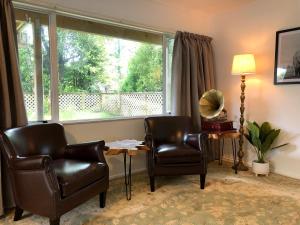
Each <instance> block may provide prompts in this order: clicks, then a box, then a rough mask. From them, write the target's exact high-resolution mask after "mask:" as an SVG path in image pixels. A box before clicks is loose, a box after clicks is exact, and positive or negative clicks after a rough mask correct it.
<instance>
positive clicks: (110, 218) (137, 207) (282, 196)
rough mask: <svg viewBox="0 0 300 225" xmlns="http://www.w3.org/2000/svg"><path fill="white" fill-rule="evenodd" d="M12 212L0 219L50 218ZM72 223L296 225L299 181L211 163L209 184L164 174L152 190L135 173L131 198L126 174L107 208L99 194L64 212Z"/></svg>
mask: <svg viewBox="0 0 300 225" xmlns="http://www.w3.org/2000/svg"><path fill="white" fill-rule="evenodd" d="M12 216H13V215H12V213H11V214H9V215H8V216H7V217H6V218H4V219H2V220H0V224H15V225H24V224H31V225H37V224H48V220H47V219H45V218H42V217H39V216H36V215H29V214H28V213H25V218H24V219H22V220H21V221H18V222H12ZM61 224H68V225H79V224H85V225H94V224H109V225H111V224H114V225H127V224H130V225H142V224H145V225H179V224H182V225H219V224H220V225H223V224H226V225H233V224H236V225H246V224H248V225H256V224H261V225H277V224H280V225H294V224H295V225H296V224H300V181H298V180H293V179H289V178H286V177H282V176H279V175H275V174H271V175H270V176H269V177H255V176H253V175H252V174H251V173H250V172H240V173H239V174H238V175H235V174H234V173H233V171H232V170H231V168H230V165H224V166H218V165H217V164H216V163H213V164H210V166H209V172H208V175H207V183H206V188H205V190H200V189H199V177H198V176H182V177H165V178H159V179H158V180H157V190H156V191H155V192H154V193H151V192H149V185H148V179H147V176H146V175H145V174H138V175H137V174H136V175H134V176H133V196H132V200H131V201H127V200H126V199H125V195H124V186H123V179H118V180H114V181H111V183H110V189H109V193H108V196H107V206H106V208H105V209H100V208H98V197H95V198H94V199H91V200H90V201H88V202H86V203H85V204H83V205H81V206H79V207H77V208H76V209H74V210H72V211H71V212H69V213H67V214H65V215H64V216H62V218H61Z"/></svg>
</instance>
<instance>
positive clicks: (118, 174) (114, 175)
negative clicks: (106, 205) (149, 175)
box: [109, 168, 146, 180]
mask: <svg viewBox="0 0 300 225" xmlns="http://www.w3.org/2000/svg"><path fill="white" fill-rule="evenodd" d="M145 171H146V168H140V169H135V170H132V171H131V174H136V173H142V172H145ZM123 177H124V172H122V173H117V174H113V175H110V176H109V179H110V180H114V179H118V178H123Z"/></svg>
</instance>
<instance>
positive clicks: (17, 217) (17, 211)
mask: <svg viewBox="0 0 300 225" xmlns="http://www.w3.org/2000/svg"><path fill="white" fill-rule="evenodd" d="M22 214H23V209H21V208H19V207H18V206H16V208H15V217H14V221H18V220H20V219H21V218H22Z"/></svg>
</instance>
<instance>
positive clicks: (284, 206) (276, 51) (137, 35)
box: [0, 0, 300, 224]
mask: <svg viewBox="0 0 300 225" xmlns="http://www.w3.org/2000/svg"><path fill="white" fill-rule="evenodd" d="M11 4H12V5H13V9H12V11H13V12H14V15H13V18H15V20H14V21H11V20H10V19H9V18H6V16H7V15H10V13H7V12H10V11H9V10H10V9H8V7H9V6H10V5H11ZM299 9H300V2H299V1H298V0H287V1H284V2H283V1H281V0H264V1H263V0H241V1H234V0H225V1H220V0H214V1H208V0H201V1H196V0H189V1H177V0H176V1H162V0H139V1H138V0H128V1H120V0H101V1H95V0H91V1H88V2H84V1H79V0H65V1H62V0H41V1H38V2H37V1H34V0H18V1H13V2H11V1H10V0H2V1H1V11H2V12H6V13H2V15H1V27H5V26H8V25H7V24H10V25H11V28H10V29H12V30H11V31H13V30H14V29H15V31H16V34H17V39H16V40H15V41H17V42H18V43H17V45H15V48H16V49H18V51H19V55H18V58H19V61H18V64H17V65H15V67H14V68H18V69H19V70H20V74H19V73H18V74H19V75H18V76H20V77H21V79H20V81H21V82H20V81H19V82H20V84H21V87H22V92H21V93H22V96H21V97H20V96H19V97H20V98H19V100H20V99H22V102H23V103H21V104H23V105H24V106H25V113H23V114H24V115H26V117H27V119H28V121H29V124H31V123H33V122H34V124H33V125H32V126H35V125H36V122H37V121H39V122H38V124H40V123H41V122H47V124H52V123H59V124H62V125H63V129H64V135H65V136H66V142H67V144H68V145H74V146H75V145H76V144H80V143H87V142H94V141H100V140H104V141H105V147H101V148H103V149H104V148H109V147H110V150H112V149H114V148H118V147H120V145H123V146H122V147H121V149H123V148H124V145H126V144H123V143H120V141H121V142H122V141H125V142H126V141H127V142H128V141H129V140H131V141H133V140H137V141H138V142H139V143H138V142H137V143H138V144H137V145H138V146H140V145H141V146H142V145H146V146H147V145H148V143H147V139H146V140H145V135H146V136H147V130H145V118H147V117H156V116H161V115H163V116H175V115H178V116H179V115H180V116H181V115H185V116H186V115H189V116H191V115H192V114H193V113H191V111H193V110H194V109H198V108H199V104H198V101H199V100H200V98H201V97H203V96H202V95H203V94H204V93H205V92H206V91H209V90H211V89H216V90H218V91H219V92H218V93H220V94H221V97H222V99H221V100H220V101H221V103H222V104H224V108H222V109H226V118H228V120H229V121H230V122H231V123H232V126H233V128H234V129H236V130H235V131H236V133H238V135H239V136H238V138H236V146H237V148H236V151H234V153H232V151H233V149H234V148H233V147H232V145H231V142H230V141H228V140H225V144H224V149H222V146H221V145H222V142H218V141H216V143H214V144H211V143H210V147H209V150H210V151H214V154H213V156H210V157H212V158H213V159H214V160H219V163H218V162H217V161H215V162H213V160H212V159H210V160H209V161H211V162H209V163H208V165H207V174H206V173H205V174H206V181H205V178H204V181H205V188H204V189H201V188H200V187H199V186H201V184H199V180H200V179H199V176H198V173H196V174H197V175H191V174H194V173H189V172H187V173H186V174H181V173H178V175H179V176H164V175H165V174H164V173H163V176H160V175H158V176H157V177H156V178H155V182H154V181H153V180H151V179H149V176H148V175H149V167H148V166H147V161H148V158H147V157H148V156H147V154H148V152H144V151H141V152H139V153H138V154H136V155H135V153H133V154H134V155H132V156H130V154H129V152H130V151H128V152H127V158H126V159H127V162H126V163H125V169H126V170H125V171H126V177H127V176H128V177H127V178H128V179H129V178H130V183H129V184H128V183H127V184H126V185H125V184H124V159H125V155H126V153H124V152H118V155H114V154H117V153H115V152H113V153H111V154H112V155H109V154H108V153H109V151H110V150H107V149H106V150H105V151H104V156H105V161H106V162H107V166H108V168H109V178H107V179H109V188H108V187H106V188H108V190H107V194H106V196H103V195H102V196H101V195H100V206H101V204H102V203H103V198H104V199H105V197H106V204H104V205H102V206H105V208H100V207H99V202H98V201H99V199H98V197H97V196H96V195H94V196H90V197H89V198H87V199H86V200H85V201H83V200H82V198H80V200H82V201H79V200H78V202H77V203H76V204H75V203H68V204H67V206H66V208H70V209H69V210H67V211H68V212H66V213H63V214H61V215H60V216H59V217H60V221H59V220H57V219H58V218H57V217H58V214H59V213H58V214H55V215H52V214H51V216H48V214H47V213H46V212H45V213H44V212H43V213H40V212H39V209H38V208H41V207H42V206H38V205H36V207H35V206H31V205H30V204H29V203H28V204H29V206H30V207H29V208H26V207H27V203H24V201H25V202H26V201H28V200H29V201H30V199H31V198H32V201H33V202H34V201H35V200H34V199H36V198H37V200H38V201H41V202H43V201H45V202H47V201H49V200H46V199H42V198H41V196H40V195H39V194H38V189H39V188H38V186H39V185H35V182H37V181H35V180H32V185H35V186H36V187H35V188H34V189H33V192H35V190H37V191H36V196H38V197H32V196H25V194H24V195H22V196H21V194H20V193H18V191H15V190H14V188H13V186H14V184H9V183H8V182H7V179H9V175H8V173H9V172H8V171H9V169H10V167H8V168H7V169H2V170H1V177H2V179H1V180H2V185H1V187H2V188H1V193H2V196H1V201H0V203H1V207H0V209H1V215H3V218H2V219H0V224H49V218H50V224H298V223H300V215H299V213H298V211H299V208H300V205H299V203H298V202H299V197H300V193H299V191H298V190H297V189H298V187H299V184H300V181H299V179H300V175H299V173H298V171H299V169H300V168H299V165H300V164H299V163H298V162H299V160H300V156H299V148H300V138H299V133H298V125H300V121H299V119H297V117H298V116H297V112H298V109H299V107H300V106H299V102H298V99H297V95H298V94H299V88H297V87H298V84H297V79H283V80H282V79H281V76H280V75H279V72H280V73H281V72H282V71H281V70H280V69H281V67H280V65H279V64H280V63H281V64H284V65H286V64H287V63H288V62H283V63H282V58H283V57H282V55H281V54H294V53H295V52H296V50H297V48H298V47H300V46H298V45H297V44H296V43H300V40H298V39H297V40H296V41H294V42H293V43H292V44H294V45H292V44H289V43H285V42H288V41H287V40H288V38H289V37H291V39H293V38H295V37H296V38H297V31H298V30H299V28H298V27H299V18H298V11H299ZM10 18H12V17H10ZM7 21H8V22H7ZM9 21H10V22H9ZM11 22H13V23H14V22H16V26H14V24H11ZM3 24H6V25H5V26H4V25H3ZM3 29H4V28H3ZM5 29H6V28H5ZM37 30H38V31H40V32H36V31H37ZM178 31H182V33H181V35H184V33H186V34H187V35H190V36H192V35H195V36H192V37H193V38H194V37H199V36H200V37H201V38H200V39H205V40H208V39H209V41H208V42H209V44H210V45H209V46H210V47H211V48H212V49H213V52H210V53H207V54H208V55H209V56H212V59H210V60H208V61H209V63H211V64H213V67H212V68H213V69H212V70H211V71H212V72H211V73H212V74H208V75H207V71H204V72H203V73H204V74H202V73H201V72H200V76H208V78H207V77H205V78H203V79H204V80H205V82H207V83H209V85H207V84H206V87H205V88H202V89H201V88H200V89H201V91H200V93H198V94H197V95H199V96H198V97H197V100H196V101H195V99H192V98H193V93H195V92H192V90H186V89H184V91H185V92H184V91H183V92H184V96H189V97H190V99H188V101H190V102H193V103H195V102H196V103H197V104H188V103H187V102H188V101H185V100H186V99H187V98H188V97H183V98H182V99H184V101H183V100H181V101H178V96H179V94H178V93H176V94H174V93H175V92H176V91H174V90H176V88H174V87H175V84H174V80H175V79H174V74H175V72H176V69H177V70H179V69H178V68H179V67H177V66H178V65H179V63H180V62H181V61H180V60H182V59H181V58H180V57H178V55H179V52H180V49H182V48H184V47H183V46H184V45H182V46H179V47H178V43H179V42H178V43H176V40H180V39H179V33H178ZM5 33H6V32H4V30H2V28H1V40H2V41H3V40H4V39H5V38H7V37H4V35H6V34H5ZM85 34H88V35H85ZM293 35H294V36H293ZM298 35H299V34H298ZM2 36H3V37H2ZM6 36H7V35H6ZM10 37H12V36H10ZM298 37H299V36H298ZM176 38H177V39H176ZM186 38H187V37H186ZM206 38H208V39H206ZM210 38H211V39H210ZM195 39H197V38H195ZM183 40H184V38H183ZM293 40H294V39H293ZM297 41H298V42H297ZM9 42H14V40H11V39H9V38H8V42H3V43H1V45H2V46H0V47H1V48H2V49H1V52H3V51H4V50H3V49H5V52H6V51H8V48H6V47H3V46H6V45H5V43H9ZM182 43H184V42H182ZM282 43H285V44H287V45H288V46H289V47H290V48H291V46H293V47H294V49H287V50H286V49H283V47H282V46H283V44H282ZM9 46H10V45H9ZM37 46H38V47H37ZM288 50H289V52H288V53H287V52H286V51H288ZM10 51H11V49H10ZM10 51H9V52H10ZM87 52H89V53H88V54H86V53H87ZM174 52H176V53H177V54H175V53H174ZM180 53H181V54H182V56H183V58H184V54H185V52H184V51H183V52H180ZM5 54H6V53H5ZM5 54H2V53H1V58H3V57H7V55H5ZM245 54H247V55H249V54H250V55H251V57H252V56H253V59H254V60H255V65H254V67H255V69H254V70H253V71H251V72H250V73H249V75H248V74H247V75H246V76H245V84H246V87H245V90H241V76H234V75H235V74H234V71H233V64H234V58H235V56H241V55H244V56H245ZM2 56H3V57H2ZM82 58H83V59H84V60H81V59H82ZM290 58H291V57H290ZM294 58H295V55H294ZM176 60H177V61H176ZM193 60H195V61H194V62H196V63H197V62H199V64H201V63H200V62H204V61H205V60H207V55H205V54H203V55H201V56H199V57H195V59H193ZM193 60H191V61H193ZM16 61H17V60H16ZM191 61H189V60H187V61H184V60H182V62H191ZM283 61H284V60H283ZM286 61H287V60H286ZM4 62H5V61H1V79H2V83H3V84H1V85H0V86H1V89H2V90H1V92H3V93H4V92H5V91H7V93H10V94H9V95H12V93H13V92H14V89H10V86H9V85H7V84H6V83H5V82H6V81H5V80H7V79H8V80H9V79H16V78H9V76H10V75H9V76H8V78H4V76H6V75H4V74H9V73H7V72H5V71H8V68H9V67H10V66H7V64H11V67H12V68H13V66H14V63H13V62H10V63H4ZM51 62H58V63H51ZM90 62H92V63H90ZM292 63H293V58H292ZM2 65H6V66H2ZM62 65H63V66H62ZM86 65H89V66H86ZM174 65H175V66H174ZM294 65H295V60H294ZM202 66H203V65H202ZM205 66H206V65H204V66H203V68H205ZM4 67H7V68H6V70H5V71H4V70H2V68H4ZM183 67H184V66H183ZM189 67H190V68H191V70H192V68H193V65H189V64H188V65H186V67H184V68H189ZM274 68H275V69H274ZM279 68H280V69H279ZM10 70H12V71H14V70H13V69H11V68H10ZM208 70H209V69H208ZM286 70H289V68H287V69H285V71H286ZM294 70H295V71H296V69H294ZM140 71H143V72H140ZM157 71H159V72H157ZM174 71H175V72H174ZM278 71H279V72H278ZM38 73H40V75H41V76H40V77H38V76H37V75H36V74H38ZM146 73H148V74H149V76H148V77H147V76H146V78H145V76H144V78H143V75H144V74H146ZM190 73H191V74H192V72H190ZM209 73H210V72H209ZM87 74H89V77H88V76H86V75H87ZM99 74H100V75H99ZM140 74H142V76H141V77H137V76H138V75H140ZM178 74H179V73H178ZM180 74H183V73H180ZM187 74H188V72H187ZM274 74H275V75H274ZM237 75H243V74H237ZM131 76H132V77H131ZM134 76H136V77H134ZM127 78H131V80H130V79H127ZM135 79H136V80H138V79H140V80H139V82H137V81H136V80H135ZM156 79H157V80H156ZM201 79H202V78H201ZM82 80H84V82H82ZM134 80H135V82H136V83H135V85H133V83H134V82H133V81H134ZM181 80H182V81H183V80H184V81H186V80H188V78H187V77H181ZM80 82H81V83H80ZM13 83H14V82H13ZM137 83H138V84H139V85H140V86H138V85H136V84H137ZM183 83H184V82H183ZM298 83H299V82H298ZM185 84H186V83H185ZM201 85H202V86H203V85H204V84H200V86H201ZM204 86H205V85H204ZM6 87H8V88H6ZM187 87H191V89H193V88H192V87H193V82H191V83H189V84H187ZM6 89H8V90H6ZM178 90H179V86H178ZM181 91H182V90H181ZM241 92H242V93H241ZM18 93H19V92H18ZM241 94H242V95H244V96H245V100H244V102H241V97H240V96H241ZM15 95H16V96H18V94H15ZM5 96H6V94H1V99H4V98H5ZM12 99H14V98H12ZM16 99H17V98H16ZM23 99H24V100H23ZM191 99H192V100H191ZM19 100H18V101H15V102H12V103H11V104H12V105H18V104H19V103H20V102H19ZM10 101H11V100H10ZM1 102H2V103H1V104H0V105H2V106H1V110H2V111H3V112H4V114H3V115H5V113H8V110H7V108H5V107H7V106H5V104H3V102H6V100H1ZM178 102H179V103H178ZM176 104H177V106H174V105H176ZM241 104H242V105H243V107H244V108H245V110H244V111H243V112H241V110H240V108H241ZM178 105H181V106H183V107H184V108H188V107H190V108H191V109H189V110H186V111H185V112H184V113H178V112H175V111H174V108H176V107H179V106H178ZM10 108H11V109H12V108H16V112H14V113H12V114H11V115H12V117H14V116H16V117H17V119H16V121H17V122H11V123H7V121H8V120H9V119H8V118H9V117H10V116H11V115H10V116H8V115H5V116H3V118H2V119H1V123H3V124H1V133H2V131H4V130H6V129H7V128H13V127H19V126H20V124H21V125H24V124H22V122H21V123H20V121H25V120H22V119H23V118H24V115H21V111H22V110H21V111H19V110H18V106H17V107H10ZM100 108H101V110H99V109H100ZM222 109H221V110H222ZM283 109H284V110H287V111H284V110H283ZM221 110H220V111H221ZM197 113H198V115H200V114H199V112H197ZM241 117H243V124H242V127H243V128H244V129H243V131H241V130H240V125H241V124H240V119H241ZM20 118H21V119H20ZM27 119H26V120H27ZM196 120H197V119H196ZM199 120H200V116H199ZM3 121H5V122H3ZM193 121H195V119H194V120H193ZM254 121H256V122H257V123H258V126H260V125H262V124H263V123H264V122H268V125H270V126H271V127H272V128H274V131H277V130H279V129H280V133H279V134H278V137H277V138H274V139H276V140H275V141H274V143H273V144H272V146H271V147H270V148H269V149H268V150H270V149H271V150H270V151H268V152H267V153H266V154H265V155H264V157H263V161H266V162H268V169H270V174H269V173H267V175H268V176H267V175H259V176H257V177H256V176H255V173H253V172H252V171H253V168H252V167H253V164H252V163H253V161H255V160H259V156H260V155H259V152H258V154H256V153H257V151H256V150H257V148H256V147H255V143H253V142H252V140H250V143H249V142H248V140H247V138H248V137H245V138H243V142H244V143H240V142H239V141H240V140H241V138H240V137H241V136H242V137H243V136H244V135H246V136H247V134H250V135H251V134H252V133H251V132H252V130H251V129H250V128H251V127H249V126H251V124H250V125H249V123H248V122H254ZM177 122H178V120H177ZM177 122H175V123H177ZM16 124H17V125H16ZM26 124H27V123H26ZM162 124H163V123H162ZM178 124H179V122H178ZM254 125H255V124H254ZM168 126H170V127H171V126H172V125H171V124H169V125H165V126H164V125H162V128H161V130H163V131H162V133H163V134H162V135H164V134H165V133H167V132H166V131H165V129H167V128H168ZM255 126H256V125H255ZM146 127H147V124H146ZM271 127H270V128H271ZM260 128H262V126H261V127H260ZM58 129H60V128H58ZM254 129H256V128H254ZM241 132H243V133H242V135H240V134H241ZM39 135H41V133H40V134H39ZM48 135H50V136H51V135H53V136H55V135H54V134H53V133H50V134H49V133H48ZM235 135H236V134H235ZM230 137H231V139H232V140H233V136H230ZM234 137H235V136H234ZM58 138H59V137H58ZM198 138H199V139H201V137H198ZM36 139H43V138H41V137H39V138H36ZM33 140H35V139H33ZM223 140H224V139H223ZM143 141H145V142H144V143H142V142H143ZM118 142H119V143H118ZM251 142H252V143H251ZM127 144H128V143H127ZM24 145H25V144H24ZM253 146H254V147H253ZM148 147H149V148H152V146H148ZM198 147H199V148H200V149H201V146H198ZM276 147H277V148H276ZM99 148H100V147H99ZM141 148H143V147H141ZM240 148H241V149H240ZM273 148H274V149H273ZM1 149H2V147H1ZM212 149H213V150H212ZM220 149H222V151H219V150H220ZM221 152H222V154H221ZM241 152H242V153H241ZM123 153H124V154H123ZM234 156H236V157H234ZM80 157H82V159H84V158H85V157H87V156H82V155H80ZM98 157H100V156H98ZM182 157H184V156H182ZM100 158H101V157H100ZM220 158H221V159H223V160H220ZM5 160H6V158H5V156H3V157H2V161H1V166H2V168H3V164H4V163H5V162H4V161H5ZM129 160H130V162H129ZM131 160H132V162H131ZM146 160H147V161H146ZM46 161H47V160H46ZM240 161H241V162H243V164H244V166H245V167H247V171H243V169H242V168H241V167H240V168H237V167H236V168H237V174H235V171H234V170H232V168H231V167H232V165H233V164H234V165H237V164H238V163H239V162H240ZM237 162H238V163H237ZM129 163H130V164H129ZM131 164H132V171H130V173H129V171H127V170H128V169H129V168H130V169H131ZM219 164H221V165H219ZM20 166H23V165H20ZM129 166H130V167H129ZM16 167H17V166H16ZM11 168H14V167H13V166H12V167H11ZM177 169H178V168H177ZM204 169H206V168H204ZM181 170H182V171H183V169H181ZM170 175H171V174H170ZM174 175H175V174H174ZM185 175H187V176H185ZM16 177H17V175H15V177H14V178H13V180H14V179H16V180H18V179H19V178H18V179H17V178H16ZM23 177H26V176H23V175H22V176H21V175H20V181H18V182H21V180H22V181H23ZM131 177H132V181H131ZM150 178H151V177H150ZM24 179H25V178H24ZM30 181H31V180H30V179H29V182H30ZM14 182H16V181H14ZM127 182H128V180H127ZM152 182H154V191H153V190H152V186H151V184H152ZM99 185H100V184H99ZM101 185H102V184H101ZM101 185H100V186H101ZM105 185H107V184H106V183H105ZM60 188H61V187H60ZM99 188H100V189H101V187H99ZM127 188H129V189H127ZM8 190H9V191H8ZM16 190H17V189H16ZM18 190H19V189H18ZM101 190H102V189H101ZM103 190H104V189H103ZM103 190H102V191H103ZM8 192H10V193H8ZM12 192H15V193H12ZM41 193H43V192H42V191H41ZM98 193H100V192H98ZM101 193H104V192H101ZM9 195H10V197H8V196H9ZM41 195H42V194H41ZM63 197H64V196H63ZM11 198H14V199H15V200H11ZM18 198H19V199H22V200H17V199H18ZM38 198H40V199H38ZM129 198H130V200H128V199H129ZM101 200H102V203H101ZM15 201H16V202H20V204H23V205H24V206H26V207H23V206H22V207H21V206H20V207H19V208H20V209H21V210H22V212H21V211H18V210H16V212H19V214H17V213H16V214H15V210H14V208H15V207H16V206H17V205H16V204H15ZM70 201H71V200H70ZM79 202H80V203H79ZM104 203H105V201H104ZM22 208H23V209H24V212H23V209H22ZM36 208H37V209H36ZM35 210H37V211H35ZM62 211H64V210H62ZM62 211H61V212H62ZM58 212H59V210H58ZM16 215H17V218H16ZM18 215H19V217H18ZM14 217H15V219H17V221H15V222H14V221H13V220H14ZM53 218H54V219H53ZM51 221H52V223H51Z"/></svg>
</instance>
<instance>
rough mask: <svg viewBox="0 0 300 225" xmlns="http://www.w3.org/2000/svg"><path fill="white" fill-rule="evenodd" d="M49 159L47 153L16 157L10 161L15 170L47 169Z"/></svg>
mask: <svg viewBox="0 0 300 225" xmlns="http://www.w3.org/2000/svg"><path fill="white" fill-rule="evenodd" d="M51 161H52V159H51V157H50V156H48V155H35V156H29V157H18V158H16V159H14V160H13V161H12V166H13V168H14V169H16V170H39V169H46V170H49V169H50V163H51Z"/></svg>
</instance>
